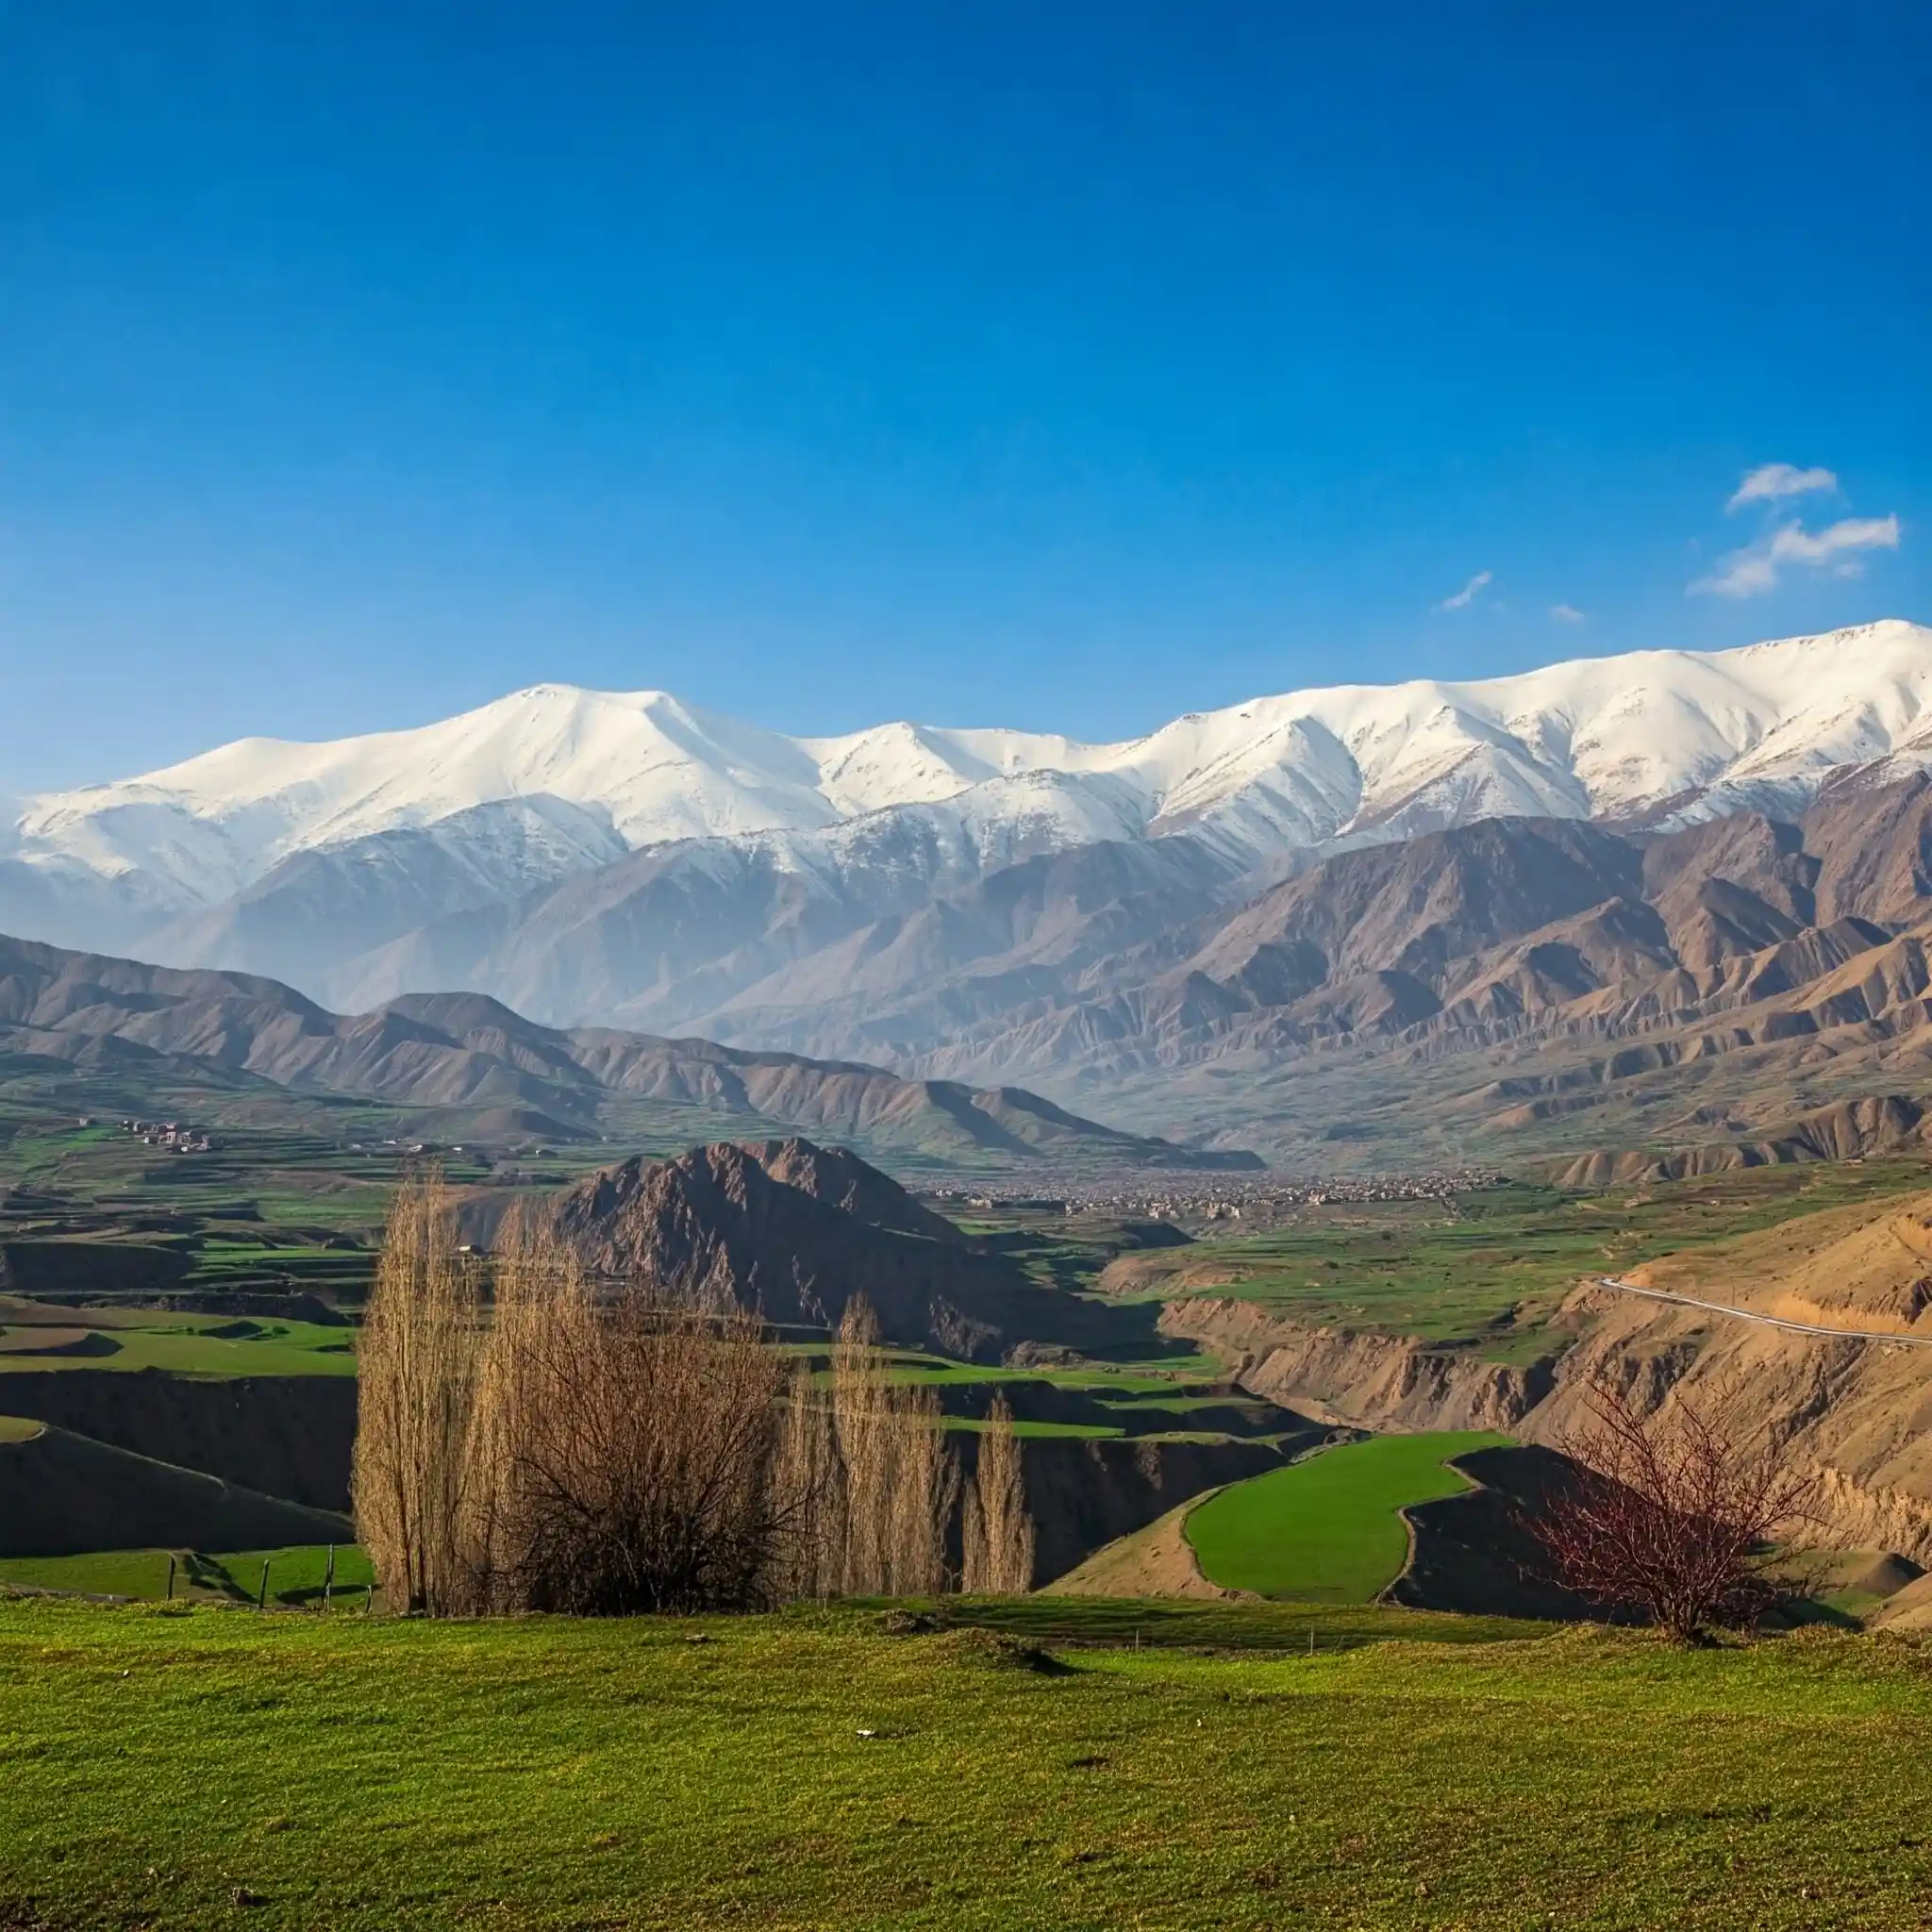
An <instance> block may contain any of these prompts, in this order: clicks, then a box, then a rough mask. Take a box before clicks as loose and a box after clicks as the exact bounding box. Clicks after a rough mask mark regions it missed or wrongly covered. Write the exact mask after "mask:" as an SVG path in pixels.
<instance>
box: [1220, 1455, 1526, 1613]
mask: <svg viewBox="0 0 1932 1932" xmlns="http://www.w3.org/2000/svg"><path fill="white" fill-rule="evenodd" d="M1508 1440H1509V1439H1508V1438H1507V1436H1497V1435H1491V1434H1485V1433H1482V1432H1479V1431H1464V1432H1459V1433H1438V1434H1433V1435H1424V1436H1377V1437H1375V1438H1374V1439H1373V1440H1371V1441H1366V1442H1348V1443H1344V1444H1342V1445H1341V1447H1340V1448H1336V1449H1325V1450H1324V1451H1323V1452H1322V1453H1321V1454H1320V1455H1319V1456H1312V1457H1308V1458H1307V1460H1306V1461H1304V1462H1296V1463H1291V1465H1290V1466H1289V1467H1288V1468H1286V1469H1275V1470H1270V1471H1269V1473H1268V1474H1266V1475H1257V1476H1252V1477H1250V1478H1249V1479H1248V1480H1247V1481H1246V1482H1242V1483H1234V1484H1231V1485H1230V1486H1229V1487H1228V1488H1227V1489H1224V1490H1223V1491H1220V1492H1219V1493H1218V1494H1216V1495H1213V1496H1210V1497H1209V1498H1208V1501H1207V1502H1205V1503H1203V1504H1202V1505H1201V1506H1200V1507H1199V1508H1197V1509H1195V1510H1194V1511H1193V1512H1192V1513H1191V1515H1190V1516H1189V1517H1188V1520H1187V1538H1188V1541H1189V1542H1190V1543H1191V1544H1192V1545H1193V1549H1194V1555H1195V1557H1196V1558H1197V1559H1198V1560H1199V1562H1200V1565H1201V1569H1202V1572H1203V1574H1206V1575H1207V1576H1208V1579H1209V1580H1210V1581H1212V1582H1215V1583H1218V1584H1221V1585H1222V1586H1223V1587H1224V1589H1228V1590H1252V1591H1257V1592H1258V1593H1259V1594H1260V1595H1262V1596H1272V1597H1294V1598H1298V1599H1300V1600H1302V1601H1304V1602H1310V1603H1324V1604H1365V1603H1369V1602H1371V1601H1372V1600H1373V1599H1374V1597H1375V1596H1376V1595H1378V1594H1379V1593H1380V1592H1381V1591H1384V1590H1386V1589H1387V1588H1388V1587H1389V1585H1390V1584H1391V1583H1393V1582H1394V1580H1395V1579H1396V1577H1397V1576H1398V1575H1400V1574H1401V1573H1402V1566H1403V1565H1404V1563H1406V1562H1407V1560H1408V1530H1407V1526H1406V1525H1405V1524H1404V1523H1403V1521H1402V1518H1401V1517H1400V1516H1399V1515H1398V1514H1397V1513H1396V1512H1397V1511H1398V1510H1400V1509H1402V1508H1403V1507H1405V1506H1407V1504H1410V1503H1427V1502H1431V1501H1433V1500H1434V1499H1435V1498H1436V1497H1438V1496H1453V1495H1455V1494H1456V1493H1457V1491H1461V1490H1466V1489H1469V1488H1470V1487H1471V1484H1470V1482H1469V1479H1468V1478H1467V1477H1466V1476H1463V1475H1460V1474H1457V1472H1456V1471H1455V1470H1453V1469H1450V1468H1448V1467H1447V1466H1446V1463H1445V1461H1444V1458H1445V1457H1451V1456H1459V1455H1462V1454H1464V1453H1466V1452H1467V1451H1469V1450H1471V1449H1484V1448H1488V1447H1489V1446H1491V1444H1492V1443H1498V1442H1507V1441H1508Z"/></svg>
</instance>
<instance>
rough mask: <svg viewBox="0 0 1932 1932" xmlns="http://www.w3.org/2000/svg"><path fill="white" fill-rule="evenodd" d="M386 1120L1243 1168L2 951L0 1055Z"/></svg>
mask: <svg viewBox="0 0 1932 1932" xmlns="http://www.w3.org/2000/svg"><path fill="white" fill-rule="evenodd" d="M110 1051H111V1052H113V1053H116V1054H118V1055H119V1056H120V1057H121V1058H122V1060H123V1062H124V1063H125V1064H126V1065H129V1066H134V1065H137V1064H138V1063H139V1062H140V1061H141V1060H142V1058H148V1059H150V1060H152V1061H153V1062H154V1063H155V1064H156V1065H157V1066H158V1065H160V1064H162V1063H164V1062H165V1063H168V1064H176V1063H186V1064H191V1065H195V1066H199V1067H203V1068H206V1069H208V1070H209V1071H211V1072H214V1073H217V1074H230V1075H245V1076H248V1077H251V1078H256V1079H261V1080H266V1081H269V1082H271V1083H273V1084H275V1085H277V1086H281V1087H286V1088H291V1089H296V1090H303V1091H319V1092H326V1093H333V1094H340V1095H349V1096H355V1097H359V1098H364V1099H372V1100H379V1101H385V1102H389V1103H391V1104H395V1105H399V1106H408V1107H416V1108H442V1109H454V1108H465V1109H472V1110H475V1109H492V1110H495V1111H496V1112H497V1113H498V1114H503V1113H505V1112H515V1111H517V1110H519V1109H521V1110H524V1111H525V1113H527V1114H528V1115H529V1116H530V1117H531V1118H532V1119H533V1120H534V1121H541V1122H543V1123H547V1130H548V1131H556V1132H560V1133H563V1134H565V1135H575V1136H576V1137H578V1138H594V1137H595V1135H596V1132H597V1130H598V1129H599V1128H600V1127H601V1126H602V1125H603V1124H604V1123H605V1116H606V1114H607V1112H608V1109H609V1108H611V1107H612V1106H613V1105H615V1104H645V1105H649V1104H653V1103H659V1104H661V1103H665V1102H673V1103H677V1104H679V1105H682V1106H687V1107H692V1108H708V1109H710V1110H711V1111H713V1112H715V1113H718V1114H721V1115H724V1116H726V1117H735V1118H738V1119H741V1120H742V1121H743V1122H745V1123H746V1124H748V1125H752V1124H765V1125H767V1126H778V1127H784V1128H786V1129H788V1130H791V1131H796V1130H798V1129H801V1128H808V1129H810V1130H812V1131H814V1132H817V1133H820V1134H837V1135H844V1136H850V1137H852V1138H855V1139H858V1140H860V1141H864V1142H865V1143H866V1144H867V1145H869V1146H873V1147H874V1148H879V1147H883V1148H888V1149H895V1150H897V1151H900V1152H902V1153H905V1152H918V1153H920V1154H922V1155H927V1156H934V1157H937V1158H947V1157H952V1158H965V1159H969V1160H981V1161H983V1160H987V1159H992V1160H997V1161H1007V1162H1010V1161H1014V1160H1020V1161H1027V1160H1033V1159H1035V1158H1040V1157H1046V1158H1055V1157H1060V1158H1067V1159H1072V1160H1076V1161H1077V1160H1081V1159H1087V1160H1102V1161H1111V1162H1114V1163H1117V1164H1121V1165H1125V1166H1140V1165H1154V1166H1163V1165H1176V1166H1193V1165H1199V1166H1206V1167H1243V1166H1244V1167H1249V1168H1252V1167H1255V1166H1257V1165H1258V1164H1259V1163H1258V1162H1257V1160H1256V1159H1255V1157H1253V1156H1252V1155H1241V1154H1236V1153H1226V1152H1223V1153H1218V1154H1208V1153H1201V1152H1197V1151H1194V1150H1190V1149H1184V1148H1180V1147H1176V1146H1174V1145H1173V1144H1171V1143H1169V1142H1166V1141H1159V1140H1157V1139H1155V1138H1153V1137H1150V1136H1144V1135H1137V1134H1130V1133H1125V1132H1123V1131H1121V1130H1119V1129H1116V1128H1111V1127H1107V1126H1103V1125H1102V1124H1099V1123H1098V1122H1094V1121H1090V1120H1086V1119H1084V1118H1082V1117H1080V1116H1079V1115H1076V1114H1074V1113H1072V1112H1070V1111H1068V1110H1067V1109H1065V1108H1060V1107H1058V1106H1056V1105H1055V1104H1054V1103H1052V1102H1051V1101H1047V1100H1044V1099H1042V1098H1041V1097H1040V1096H1038V1095H1036V1094H1033V1093H1030V1092H1027V1091H1024V1089H1021V1088H1017V1087H1013V1086H1010V1085H1008V1086H1001V1087H997V1088H993V1089H976V1088H973V1087H969V1086H965V1085H962V1084H960V1083H958V1082H954V1081H946V1080H938V1081H928V1080H904V1079H901V1078H899V1077H898V1076H897V1075H895V1074H890V1073H887V1072H885V1071H884V1070H883V1069H880V1068H878V1067H874V1066H871V1065H867V1064H863V1063H860V1062H857V1061H850V1060H841V1061H824V1060H816V1059H812V1058H809V1057H807V1056H801V1055H795V1054H790V1053H785V1052H782V1051H781V1052H774V1053H759V1052H755V1051H745V1050H742V1049H738V1048H732V1047H728V1046H721V1045H718V1044H716V1043H715V1042H713V1041H705V1040H666V1039H661V1038H658V1037H654V1036H650V1035H643V1034H633V1033H625V1032H620V1031H617V1030H614V1029H610V1028H594V1027H593V1028H582V1029H578V1030H576V1031H563V1030H560V1029H557V1028H552V1027H545V1026H541V1025H539V1024H536V1023H534V1022H532V1021H529V1020H526V1019H525V1018H524V1017H523V1016H522V1015H521V1014H518V1013H515V1012H513V1011H511V1010H510V1009H509V1008H507V1007H505V1006H504V1005H502V1004H501V1003H500V1002H499V1001H496V1000H494V999H491V998H490V997H488V996H487V995H484V994H480V993H418V994H409V995H405V996H404V997H402V998H399V999H396V1000H393V1001H391V1002H390V1003H389V1004H387V1005H386V1006H383V1007H380V1008H376V1009H375V1010H374V1011H372V1012H368V1013H361V1014H349V1015H341V1014H336V1013H331V1012H329V1011H328V1010H327V1009H326V1008H323V1007H322V1006H320V1005H318V1004H317V1003H316V1002H314V1001H312V1000H309V999H308V998H306V997H305V996H304V995H303V994H301V993H299V992H297V991H294V990H293V989H291V988H290V987H287V986H284V985H281V984H280V983H279V982H277V981H275V980H273V979H267V978H263V977H261V976H259V975H256V974H241V973H220V972H209V971H205V970H182V969H177V968H169V967H156V966H148V965H145V964H143V963H142V962H141V961H138V960H129V959H119V958H106V957H103V956H99V955H90V954H83V953H76V952H71V951H67V950H64V949H62V948H59V947H54V946H47V945H43V944H41V943H38V942H34V941H19V940H10V939H6V938H4V937H0V1054H14V1055H21V1056H25V1057H28V1058H34V1059H38V1060H41V1061H44V1062H46V1063H48V1064H49V1065H59V1064H61V1063H67V1064H71V1065H82V1064H93V1063H96V1062H97V1061H98V1059H99V1058H100V1057H101V1056H102V1055H103V1054H104V1053H106V1052H110Z"/></svg>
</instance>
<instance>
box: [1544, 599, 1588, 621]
mask: <svg viewBox="0 0 1932 1932" xmlns="http://www.w3.org/2000/svg"><path fill="white" fill-rule="evenodd" d="M1550 615H1551V616H1552V617H1554V618H1555V619H1556V620H1557V623H1558V624H1582V623H1583V622H1584V615H1583V612H1582V611H1580V610H1579V609H1577V608H1576V607H1575V605H1574V604H1552V605H1551V606H1550Z"/></svg>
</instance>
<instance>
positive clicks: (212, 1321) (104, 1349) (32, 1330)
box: [0, 1304, 356, 1402]
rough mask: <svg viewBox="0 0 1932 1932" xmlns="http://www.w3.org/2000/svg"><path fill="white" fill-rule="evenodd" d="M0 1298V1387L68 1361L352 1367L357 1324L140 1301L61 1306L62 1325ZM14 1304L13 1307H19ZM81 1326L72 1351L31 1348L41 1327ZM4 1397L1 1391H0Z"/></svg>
mask: <svg viewBox="0 0 1932 1932" xmlns="http://www.w3.org/2000/svg"><path fill="white" fill-rule="evenodd" d="M8 1312H9V1311H8V1307H7V1306H6V1305H5V1304H0V1390H4V1388H5V1382H4V1375H8V1374H57V1373H58V1372H60V1371H62V1370H67V1369H109V1370H130V1371H131V1370H136V1369H165V1370H167V1371H169V1372H170V1373H171V1374H177V1375H353V1374H355V1373H356V1355H355V1331H354V1330H353V1329H351V1328H346V1327H338V1326H333V1325H329V1324H323V1323H318V1322H279V1321H270V1320H259V1321H257V1320H249V1319H245V1318H236V1317H233V1316H221V1315H175V1314H165V1313H158V1312H154V1311H149V1310H145V1309H138V1308H116V1309H107V1310H100V1309H93V1308H73V1309H69V1308H61V1309H58V1310H54V1309H47V1310H42V1313H44V1314H46V1315H48V1316H50V1317H51V1316H56V1315H58V1321H59V1324H60V1326H59V1327H58V1328H50V1327H45V1326H43V1325H42V1324H41V1323H40V1322H35V1323H29V1324H23V1323H20V1322H17V1321H9V1320H8ZM15 1312H18V1310H17V1309H16V1310H15ZM75 1329H78V1330H82V1331H84V1339H85V1341H86V1342H87V1343H88V1344H91V1345H86V1346H77V1345H71V1344H66V1343H60V1342H58V1341H57V1342H56V1343H55V1344H54V1345H55V1346H59V1347H61V1348H63V1350H65V1349H67V1348H69V1347H70V1346H71V1347H72V1352H62V1353H58V1354H57V1353H42V1354H37V1353H34V1352H32V1351H33V1350H34V1348H35V1345H36V1343H37V1341H39V1338H40V1337H41V1336H42V1334H51V1335H53V1336H55V1337H59V1336H62V1335H64V1334H66V1333H68V1332H69V1331H70V1330H75ZM0 1402H4V1396H0Z"/></svg>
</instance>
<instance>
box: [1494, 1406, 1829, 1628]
mask: <svg viewBox="0 0 1932 1932" xmlns="http://www.w3.org/2000/svg"><path fill="white" fill-rule="evenodd" d="M1735 1395H1736V1391H1730V1390H1723V1389H1720V1390H1718V1391H1714V1393H1713V1396H1712V1399H1711V1400H1710V1401H1709V1402H1708V1403H1707V1405H1703V1406H1700V1405H1699V1404H1697V1403H1695V1402H1693V1401H1691V1399H1690V1398H1689V1397H1687V1396H1686V1395H1685V1394H1684V1393H1683V1392H1682V1391H1677V1392H1676V1393H1675V1394H1674V1397H1673V1398H1672V1400H1671V1401H1670V1403H1669V1404H1668V1405H1667V1406H1666V1407H1664V1408H1663V1409H1661V1410H1659V1411H1657V1412H1656V1413H1646V1412H1645V1411H1643V1410H1642V1409H1641V1408H1639V1407H1638V1406H1637V1405H1636V1404H1635V1403H1634V1402H1633V1401H1632V1400H1631V1398H1630V1396H1629V1394H1628V1393H1627V1392H1625V1391H1624V1390H1622V1389H1620V1388H1619V1387H1618V1386H1617V1385H1616V1384H1615V1383H1614V1382H1612V1381H1610V1380H1608V1379H1607V1377H1605V1376H1602V1375H1599V1376H1597V1377H1596V1378H1595V1379H1594V1380H1592V1381H1591V1384H1590V1387H1589V1390H1588V1391H1587V1394H1586V1397H1585V1407H1586V1413H1587V1417H1588V1420H1587V1421H1586V1422H1585V1423H1584V1424H1583V1425H1582V1426H1581V1427H1579V1428H1577V1429H1575V1430H1574V1431H1572V1432H1571V1433H1570V1435H1569V1436H1568V1437H1567V1438H1566V1439H1565V1440H1564V1441H1562V1442H1561V1443H1560V1444H1559V1445H1558V1446H1559V1447H1560V1448H1561V1450H1562V1452H1563V1453H1564V1454H1565V1455H1566V1456H1567V1457H1569V1459H1570V1461H1571V1464H1572V1466H1573V1467H1572V1471H1571V1474H1570V1475H1569V1478H1568V1479H1567V1481H1566V1482H1565V1483H1564V1484H1563V1486H1562V1487H1561V1488H1560V1490H1558V1491H1556V1492H1554V1493H1552V1494H1550V1495H1548V1496H1546V1497H1545V1498H1544V1499H1543V1504H1542V1507H1541V1508H1540V1509H1539V1510H1538V1511H1537V1512H1536V1513H1535V1514H1534V1515H1533V1516H1531V1517H1529V1518H1528V1519H1527V1527H1528V1528H1529V1530H1530V1532H1531V1533H1532V1535H1533V1536H1534V1537H1535V1538H1536V1540H1537V1541H1538V1542H1539V1543H1540V1544H1541V1547H1542V1550H1543V1553H1544V1557H1545V1558H1546V1563H1547V1568H1548V1572H1549V1574H1550V1576H1551V1577H1552V1579H1553V1580H1554V1581H1556V1582H1557V1583H1558V1584H1560V1585H1562V1586H1563V1587H1564V1588H1565V1589H1566V1590H1570V1591H1574V1592H1575V1593H1576V1594H1577V1595H1579V1596H1581V1597H1584V1598H1586V1599H1588V1600H1590V1601H1591V1602H1593V1603H1597V1604H1601V1605H1603V1606H1604V1607H1607V1608H1609V1609H1612V1610H1622V1611H1625V1612H1628V1613H1633V1614H1635V1615H1638V1616H1641V1617H1643V1618H1645V1619H1647V1620H1648V1621H1649V1622H1651V1623H1653V1624H1657V1626H1658V1627H1659V1628H1660V1629H1663V1630H1665V1631H1667V1632H1668V1633H1669V1634H1670V1635H1671V1636H1672V1637H1674V1638H1675V1639H1676V1640H1677V1641H1680V1642H1690V1641H1692V1640H1693V1639H1695V1638H1696V1637H1698V1636H1699V1635H1700V1634H1701V1633H1702V1632H1703V1631H1705V1630H1707V1629H1708V1628H1711V1627H1719V1628H1728V1629H1744V1628H1748V1627H1750V1626H1751V1625H1752V1624H1755V1623H1757V1621H1758V1619H1759V1618H1761V1617H1762V1616H1763V1615H1764V1614H1765V1612H1766V1611H1767V1610H1769V1609H1771V1608H1772V1607H1774V1605H1775V1604H1777V1602H1778V1601H1779V1600H1780V1599H1781V1598H1785V1597H1789V1596H1790V1595H1791V1594H1792V1583H1791V1580H1790V1577H1789V1576H1787V1575H1785V1574H1783V1563H1784V1560H1785V1559H1784V1557H1783V1555H1782V1553H1781V1552H1780V1550H1779V1547H1778V1544H1779V1541H1780V1540H1781V1539H1786V1538H1790V1537H1791V1536H1794V1535H1796V1534H1799V1533H1801V1532H1804V1531H1807V1530H1810V1529H1814V1528H1815V1527H1816V1526H1817V1525H1818V1524H1819V1522H1820V1511H1819V1477H1818V1474H1817V1473H1816V1471H1815V1470H1813V1469H1810V1468H1809V1467H1807V1466H1806V1465H1805V1464H1803V1463H1802V1462H1801V1461H1800V1460H1799V1459H1798V1458H1797V1457H1796V1456H1795V1455H1794V1454H1793V1453H1792V1451H1791V1449H1790V1444H1789V1442H1787V1441H1780V1440H1779V1439H1778V1438H1776V1437H1775V1436H1774V1435H1772V1434H1770V1433H1769V1432H1767V1433H1764V1434H1761V1435H1759V1436H1757V1437H1755V1438H1750V1439H1744V1438H1740V1436H1739V1435H1738V1434H1737V1433H1736V1432H1734V1431H1733V1430H1732V1429H1731V1428H1730V1427H1729V1426H1728V1425H1727V1424H1725V1422H1724V1417H1725V1416H1726V1415H1727V1414H1728V1413H1730V1412H1733V1410H1734V1408H1735Z"/></svg>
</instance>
